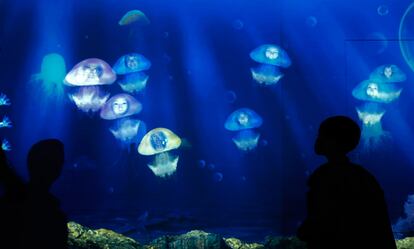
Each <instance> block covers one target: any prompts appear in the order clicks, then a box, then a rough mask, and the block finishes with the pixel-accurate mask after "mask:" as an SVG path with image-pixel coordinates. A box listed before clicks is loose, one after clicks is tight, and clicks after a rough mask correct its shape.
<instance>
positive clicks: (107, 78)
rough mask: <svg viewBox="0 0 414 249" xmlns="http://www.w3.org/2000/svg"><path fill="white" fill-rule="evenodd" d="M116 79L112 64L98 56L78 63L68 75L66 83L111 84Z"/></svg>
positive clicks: (80, 84)
mask: <svg viewBox="0 0 414 249" xmlns="http://www.w3.org/2000/svg"><path fill="white" fill-rule="evenodd" d="M115 80H116V74H115V72H114V71H113V70H112V68H111V66H109V65H108V63H106V62H105V61H103V60H101V59H97V58H91V59H86V60H83V61H81V62H79V63H78V64H76V65H75V66H74V67H73V69H72V70H71V71H70V72H69V73H68V74H67V75H66V77H65V81H64V83H65V84H66V85H69V86H96V85H110V84H112V83H114V82H115Z"/></svg>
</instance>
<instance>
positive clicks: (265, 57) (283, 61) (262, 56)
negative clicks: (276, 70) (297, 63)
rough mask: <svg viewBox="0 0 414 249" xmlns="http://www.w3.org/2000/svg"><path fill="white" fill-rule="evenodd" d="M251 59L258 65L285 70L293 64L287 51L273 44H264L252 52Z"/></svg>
mask: <svg viewBox="0 0 414 249" xmlns="http://www.w3.org/2000/svg"><path fill="white" fill-rule="evenodd" d="M250 58H251V59H252V60H254V61H256V62H258V63H262V64H267V65H273V66H278V67H284V68H287V67H289V66H290V65H291V64H292V62H291V60H290V58H289V55H288V54H287V53H286V51H285V50H284V49H283V48H281V47H279V46H277V45H273V44H264V45H261V46H259V47H257V48H256V49H254V50H253V51H252V52H250Z"/></svg>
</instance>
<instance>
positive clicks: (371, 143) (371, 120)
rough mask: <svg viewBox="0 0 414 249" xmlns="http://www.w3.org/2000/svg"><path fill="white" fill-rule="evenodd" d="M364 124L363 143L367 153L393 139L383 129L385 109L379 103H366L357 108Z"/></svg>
mask: <svg viewBox="0 0 414 249" xmlns="http://www.w3.org/2000/svg"><path fill="white" fill-rule="evenodd" d="M356 111H357V113H358V118H359V120H361V123H362V131H361V141H362V148H363V149H364V150H365V151H372V150H375V149H377V148H378V147H380V146H381V145H382V144H384V142H386V141H387V140H390V139H391V135H390V133H389V132H387V131H384V130H383V128H382V123H381V120H382V117H383V116H384V114H385V109H384V108H383V107H382V106H381V105H380V104H378V103H365V104H363V105H361V106H359V107H357V108H356Z"/></svg>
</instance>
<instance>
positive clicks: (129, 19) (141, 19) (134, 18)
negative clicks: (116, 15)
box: [118, 10, 150, 26]
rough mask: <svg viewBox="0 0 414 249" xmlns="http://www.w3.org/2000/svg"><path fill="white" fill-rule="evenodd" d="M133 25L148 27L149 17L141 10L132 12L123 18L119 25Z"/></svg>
mask: <svg viewBox="0 0 414 249" xmlns="http://www.w3.org/2000/svg"><path fill="white" fill-rule="evenodd" d="M131 23H137V24H140V25H148V24H149V23H150V21H149V19H148V18H147V16H146V15H145V14H144V13H143V12H142V11H140V10H130V11H128V12H127V13H125V15H124V16H122V18H121V20H119V22H118V24H119V25H120V26H125V25H129V24H131Z"/></svg>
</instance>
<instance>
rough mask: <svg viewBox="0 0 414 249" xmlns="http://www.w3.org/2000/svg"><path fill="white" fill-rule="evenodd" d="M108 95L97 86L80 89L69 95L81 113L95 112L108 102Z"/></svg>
mask: <svg viewBox="0 0 414 249" xmlns="http://www.w3.org/2000/svg"><path fill="white" fill-rule="evenodd" d="M108 98H109V94H108V93H106V92H104V91H103V90H101V89H100V88H99V87H98V86H85V87H80V88H79V89H78V90H77V92H75V93H73V94H69V99H71V100H72V101H73V102H74V103H75V105H76V107H77V108H78V109H79V110H81V111H83V112H97V111H99V110H100V109H101V108H102V106H103V105H104V104H105V102H106V101H107V100H108Z"/></svg>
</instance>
